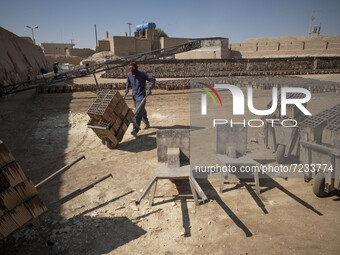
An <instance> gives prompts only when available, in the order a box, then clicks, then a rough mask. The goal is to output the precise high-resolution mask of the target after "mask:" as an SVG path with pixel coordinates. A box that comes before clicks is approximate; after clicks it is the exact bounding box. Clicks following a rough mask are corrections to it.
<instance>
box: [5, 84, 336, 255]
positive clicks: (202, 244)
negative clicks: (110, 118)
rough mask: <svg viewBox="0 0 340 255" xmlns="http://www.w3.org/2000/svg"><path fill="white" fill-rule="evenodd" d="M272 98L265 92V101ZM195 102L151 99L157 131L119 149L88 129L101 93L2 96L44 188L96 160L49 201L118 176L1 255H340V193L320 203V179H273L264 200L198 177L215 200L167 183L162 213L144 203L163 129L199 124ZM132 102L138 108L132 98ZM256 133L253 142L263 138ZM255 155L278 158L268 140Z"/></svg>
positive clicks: (318, 97)
mask: <svg viewBox="0 0 340 255" xmlns="http://www.w3.org/2000/svg"><path fill="white" fill-rule="evenodd" d="M268 93H270V91H265V92H264V91H262V90H257V89H256V90H255V94H256V95H257V97H258V98H259V99H261V97H265V96H266V95H268ZM189 96H190V93H189V91H188V90H183V91H162V90H155V91H154V94H153V95H152V96H150V97H149V98H148V102H147V110H148V115H149V119H150V123H151V128H150V129H147V130H142V131H141V133H140V134H139V136H138V138H137V139H135V138H134V137H132V136H131V135H130V131H131V126H130V127H129V129H128V131H127V133H126V134H125V136H124V139H123V141H122V143H121V144H120V145H119V146H118V147H117V148H116V149H113V150H110V149H108V148H107V147H106V146H105V145H103V144H102V143H101V141H100V140H99V139H98V137H97V136H96V135H95V134H94V132H93V131H92V130H91V129H88V128H87V126H86V124H87V121H88V120H89V117H88V116H87V114H86V112H87V109H88V108H89V106H90V105H91V103H92V102H93V101H94V99H95V98H96V95H95V94H94V93H92V92H76V93H73V94H71V93H70V94H38V95H37V94H35V92H34V91H26V92H23V93H19V94H17V95H13V96H11V97H8V98H5V99H1V100H0V120H1V125H0V139H1V140H3V141H4V142H5V143H6V144H7V146H8V147H9V149H10V150H11V151H12V152H13V154H14V156H15V157H16V159H17V160H18V162H19V163H20V165H21V166H22V168H23V170H24V172H25V174H26V175H27V176H28V177H29V178H31V179H32V180H33V182H34V183H38V182H39V181H41V180H42V179H44V178H45V177H47V176H48V175H50V174H52V173H53V172H54V171H56V170H58V169H59V168H61V167H62V166H64V165H65V164H67V163H70V162H71V161H73V160H75V159H76V158H78V157H80V156H82V155H85V156H86V159H85V160H82V161H80V162H79V163H77V164H76V165H74V166H73V167H72V168H71V169H69V170H68V171H66V172H65V173H63V174H62V175H61V176H58V177H57V178H55V179H53V180H51V181H50V182H48V183H47V184H44V185H42V186H41V187H40V188H39V194H40V195H41V196H42V198H43V200H44V202H45V203H46V204H50V203H52V202H54V201H56V200H58V199H60V198H61V197H63V196H65V195H67V194H69V193H71V192H73V191H74V190H77V189H79V188H80V187H82V186H84V185H86V184H88V183H90V182H92V181H95V180H96V179H99V178H101V177H102V176H104V175H106V174H108V173H111V174H112V176H113V178H109V179H107V180H105V181H103V182H101V183H99V184H98V185H96V186H95V187H94V188H92V189H91V190H89V191H87V192H85V193H83V194H82V195H80V196H78V197H77V198H75V199H72V200H71V201H69V202H67V203H65V204H63V205H62V206H61V207H59V208H57V209H56V210H54V211H51V212H49V213H47V214H45V216H44V217H43V219H42V222H41V227H40V228H39V229H34V228H22V229H20V230H19V231H17V232H16V233H15V234H13V235H12V236H11V237H10V238H7V239H6V240H5V241H1V242H0V247H1V252H0V253H1V254H132V253H133V254H207V253H210V254H339V253H340V242H339V234H340V214H339V211H340V203H339V202H340V194H339V192H334V193H332V194H331V196H329V197H325V198H318V197H316V196H315V195H314V194H313V192H312V185H313V181H311V182H309V183H305V182H304V181H303V179H302V178H299V179H289V180H288V181H284V180H283V179H273V180H266V181H265V182H263V183H261V194H260V195H259V198H260V201H259V199H258V198H257V197H254V195H253V192H251V190H253V189H254V187H253V186H242V185H235V184H226V185H225V191H224V192H223V193H222V194H221V193H219V192H218V189H219V180H218V179H214V178H211V179H209V180H198V182H199V183H200V185H201V187H202V189H203V190H204V192H205V193H206V195H207V196H208V198H209V200H210V201H209V202H208V203H205V204H202V205H200V206H197V207H196V206H195V204H194V202H193V198H192V196H191V195H190V190H189V189H188V185H187V183H185V182H183V183H178V184H176V185H175V184H173V183H172V182H170V181H167V180H164V181H161V182H159V185H158V189H157V193H156V198H155V204H154V205H153V206H149V204H148V199H147V198H145V199H143V200H142V202H141V204H140V205H139V206H138V207H137V206H135V203H134V200H135V199H136V198H137V196H138V195H139V193H140V191H141V189H142V188H143V187H144V186H145V185H146V184H147V182H148V180H149V179H150V178H151V177H152V174H153V171H154V168H155V166H156V164H157V151H156V131H157V129H159V128H164V127H172V128H173V127H190V116H189V113H190V104H189ZM127 102H128V104H129V106H130V107H131V108H132V104H133V103H132V100H131V97H130V98H129V99H128V100H127ZM310 102H311V103H310V107H311V111H312V112H313V113H316V112H318V111H321V110H323V109H326V108H328V107H331V106H333V105H335V104H337V103H339V102H340V100H339V94H337V93H320V94H313V95H312V100H311V101H310ZM249 132H250V133H249V136H248V137H249V139H250V138H251V137H258V134H257V133H256V131H255V130H253V131H249ZM249 149H250V150H251V152H250V156H251V157H255V158H256V157H257V156H261V158H263V159H267V160H272V161H274V160H273V159H274V158H275V155H274V154H272V153H271V152H270V151H269V150H266V149H264V145H263V143H261V142H259V143H249ZM249 189H250V190H249ZM179 193H180V195H179ZM38 230H39V231H40V232H41V233H42V234H39V231H38ZM43 233H45V234H46V235H48V240H49V241H50V242H49V244H50V245H47V244H46V240H44V238H43V237H42V236H43V235H44V234H43ZM52 242H53V245H51V244H52Z"/></svg>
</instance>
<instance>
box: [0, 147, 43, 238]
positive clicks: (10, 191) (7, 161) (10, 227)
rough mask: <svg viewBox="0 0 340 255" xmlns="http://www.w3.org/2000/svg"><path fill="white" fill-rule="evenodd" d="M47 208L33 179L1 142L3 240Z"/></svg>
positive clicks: (0, 219)
mask: <svg viewBox="0 0 340 255" xmlns="http://www.w3.org/2000/svg"><path fill="white" fill-rule="evenodd" d="M46 210H47V208H46V206H45V204H44V203H43V202H42V200H41V199H40V197H39V195H38V191H37V189H36V188H35V186H34V184H33V182H32V181H31V180H30V179H27V178H26V176H25V174H24V172H23V171H22V169H21V167H20V165H19V164H18V162H16V161H15V158H14V157H13V155H12V153H11V152H10V151H9V150H8V149H7V147H6V145H5V144H4V143H3V142H2V141H0V240H1V239H3V238H5V237H7V236H9V235H10V234H11V233H12V232H14V231H15V230H16V229H18V228H19V227H21V226H23V225H24V224H26V223H27V222H29V221H31V220H32V219H33V218H36V217H38V216H40V215H41V214H42V213H44V212H45V211H46Z"/></svg>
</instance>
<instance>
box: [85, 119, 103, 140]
mask: <svg viewBox="0 0 340 255" xmlns="http://www.w3.org/2000/svg"><path fill="white" fill-rule="evenodd" d="M87 126H88V127H89V128H91V129H92V130H93V132H94V133H95V134H96V135H97V136H98V137H99V138H100V139H105V137H106V133H105V130H102V129H97V128H95V127H99V120H97V119H95V118H92V119H90V120H89V122H88V123H87Z"/></svg>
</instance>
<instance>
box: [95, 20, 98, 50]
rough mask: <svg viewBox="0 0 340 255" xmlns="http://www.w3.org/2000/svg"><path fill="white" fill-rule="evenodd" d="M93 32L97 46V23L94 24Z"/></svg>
mask: <svg viewBox="0 0 340 255" xmlns="http://www.w3.org/2000/svg"><path fill="white" fill-rule="evenodd" d="M94 33H95V35H96V47H97V46H98V39H97V24H94Z"/></svg>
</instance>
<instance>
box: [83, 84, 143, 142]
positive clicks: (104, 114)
mask: <svg viewBox="0 0 340 255" xmlns="http://www.w3.org/2000/svg"><path fill="white" fill-rule="evenodd" d="M87 113H88V115H89V116H90V118H91V119H90V120H89V122H88V124H87V126H88V127H89V128H91V129H92V130H93V131H94V133H95V134H96V135H97V136H98V137H99V138H100V139H101V140H102V142H103V143H104V144H106V145H107V146H108V147H109V148H114V147H115V146H117V145H118V144H119V143H120V142H121V141H122V139H123V136H124V134H125V132H126V130H127V129H128V127H129V125H130V123H131V122H133V121H134V112H133V111H132V110H131V109H130V108H129V107H128V105H127V104H126V102H125V99H124V98H123V97H122V96H121V95H120V93H119V92H118V91H117V90H109V89H105V90H101V91H99V92H98V93H97V98H96V100H95V101H94V102H93V103H92V105H91V106H90V108H89V110H88V111H87ZM134 125H136V124H134Z"/></svg>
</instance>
